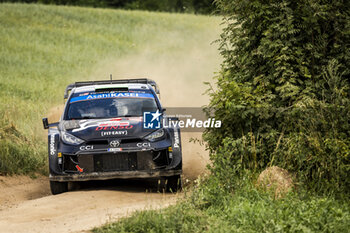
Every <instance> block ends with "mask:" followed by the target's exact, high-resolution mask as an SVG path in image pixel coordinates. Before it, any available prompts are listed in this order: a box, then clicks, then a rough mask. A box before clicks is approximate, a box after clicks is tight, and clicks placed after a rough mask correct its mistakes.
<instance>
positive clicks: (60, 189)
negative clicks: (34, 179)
mask: <svg viewBox="0 0 350 233" xmlns="http://www.w3.org/2000/svg"><path fill="white" fill-rule="evenodd" d="M50 188H51V193H52V194H53V195H56V194H60V193H64V192H67V191H68V182H58V181H50Z"/></svg>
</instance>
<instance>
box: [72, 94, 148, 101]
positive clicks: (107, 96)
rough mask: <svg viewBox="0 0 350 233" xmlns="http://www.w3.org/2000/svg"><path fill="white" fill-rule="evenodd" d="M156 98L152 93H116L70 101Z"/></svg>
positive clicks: (80, 97)
mask: <svg viewBox="0 0 350 233" xmlns="http://www.w3.org/2000/svg"><path fill="white" fill-rule="evenodd" d="M126 97H127V98H154V96H153V95H152V94H151V93H135V92H116V93H104V94H87V95H83V96H77V97H73V98H71V99H70V103H74V102H78V101H85V100H92V99H106V98H126Z"/></svg>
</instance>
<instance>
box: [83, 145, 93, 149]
mask: <svg viewBox="0 0 350 233" xmlns="http://www.w3.org/2000/svg"><path fill="white" fill-rule="evenodd" d="M93 149H94V146H92V145H89V146H81V147H80V150H93Z"/></svg>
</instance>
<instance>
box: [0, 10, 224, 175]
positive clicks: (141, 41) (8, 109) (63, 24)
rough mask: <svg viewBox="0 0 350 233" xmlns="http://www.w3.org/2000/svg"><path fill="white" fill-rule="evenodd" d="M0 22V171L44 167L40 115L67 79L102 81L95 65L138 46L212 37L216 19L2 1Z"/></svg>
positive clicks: (187, 43)
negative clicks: (6, 2) (5, 2)
mask: <svg viewBox="0 0 350 233" xmlns="http://www.w3.org/2000/svg"><path fill="white" fill-rule="evenodd" d="M0 22H1V23H0V35H1V36H0V45H1V46H0V140H1V141H0V173H3V174H12V173H28V172H31V171H42V172H44V171H45V170H46V169H47V168H46V152H45V151H46V139H45V136H44V133H45V132H44V130H43V129H42V125H41V118H42V117H44V116H46V115H47V114H48V111H49V109H50V108H51V107H53V106H57V105H58V104H62V103H63V92H64V89H65V87H66V86H67V84H69V83H71V82H75V81H81V80H87V79H90V80H92V79H95V80H96V79H97V80H98V79H106V78H108V75H109V74H108V73H104V72H100V73H97V75H98V76H97V75H96V70H98V69H100V68H101V67H103V65H104V64H105V63H108V62H109V61H111V60H116V59H123V57H126V56H129V55H132V54H138V53H141V52H142V51H146V50H147V51H151V55H150V56H151V57H152V56H153V57H157V56H158V55H160V54H163V53H168V54H169V56H171V55H173V56H177V55H178V54H184V53H186V50H187V49H188V48H189V47H191V46H195V45H196V44H198V43H199V42H200V41H203V38H208V36H210V37H211V38H213V39H215V36H216V35H217V32H218V24H219V18H214V17H208V16H195V15H187V14H169V13H152V12H142V11H123V10H110V9H93V8H82V7H66V6H48V5H36V4H4V3H3V4H0ZM213 35H214V36H213Z"/></svg>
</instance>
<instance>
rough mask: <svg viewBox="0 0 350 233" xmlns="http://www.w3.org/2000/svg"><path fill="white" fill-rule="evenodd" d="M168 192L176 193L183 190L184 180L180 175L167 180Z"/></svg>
mask: <svg viewBox="0 0 350 233" xmlns="http://www.w3.org/2000/svg"><path fill="white" fill-rule="evenodd" d="M165 184H166V190H167V191H168V192H172V193H176V192H178V191H181V189H182V180H181V176H180V175H176V176H171V177H169V178H167V179H166V181H165Z"/></svg>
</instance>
